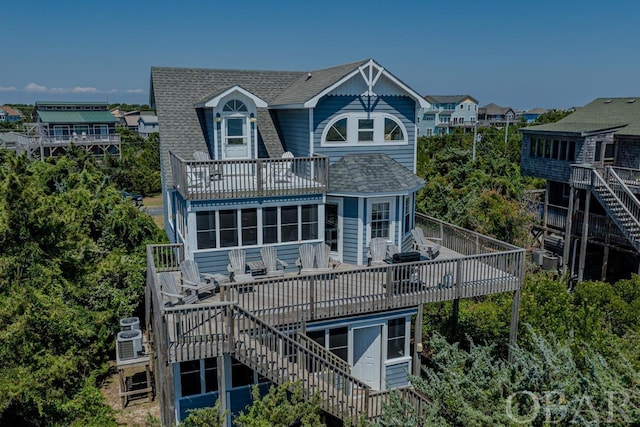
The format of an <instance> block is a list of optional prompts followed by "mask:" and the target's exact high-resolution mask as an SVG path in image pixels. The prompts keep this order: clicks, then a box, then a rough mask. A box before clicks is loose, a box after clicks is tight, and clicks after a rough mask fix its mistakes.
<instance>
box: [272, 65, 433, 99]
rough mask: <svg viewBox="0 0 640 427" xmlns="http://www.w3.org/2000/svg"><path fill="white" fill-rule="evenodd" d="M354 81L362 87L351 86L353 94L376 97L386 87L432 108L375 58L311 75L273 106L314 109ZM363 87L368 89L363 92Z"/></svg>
mask: <svg viewBox="0 0 640 427" xmlns="http://www.w3.org/2000/svg"><path fill="white" fill-rule="evenodd" d="M353 79H358V80H357V82H358V83H359V84H360V86H359V87H358V86H357V85H356V86H354V85H351V88H350V89H351V92H353V93H350V94H354V95H364V96H375V95H376V91H378V90H380V89H381V88H383V90H385V92H387V93H391V94H392V95H401V94H406V95H408V96H410V97H411V98H413V99H415V100H416V101H417V102H418V103H419V104H420V106H421V107H423V108H426V107H427V106H428V103H427V102H426V101H425V100H424V99H423V98H422V97H421V96H420V95H419V94H418V93H417V92H415V91H414V90H413V89H411V88H410V87H409V86H407V85H406V84H404V83H403V82H402V81H401V80H399V79H398V78H396V77H395V76H394V75H393V74H391V73H389V72H388V71H387V70H386V69H384V68H383V67H382V66H380V65H379V64H378V63H376V62H375V61H374V60H373V59H369V60H366V61H358V62H352V63H349V64H344V65H340V66H337V67H332V68H327V69H323V70H317V71H313V72H308V73H306V74H305V75H304V76H302V77H301V78H300V79H298V80H297V81H296V82H295V83H294V84H292V85H291V86H290V87H288V88H287V89H286V90H285V91H284V92H283V93H282V94H281V95H280V96H278V97H277V98H276V99H275V100H274V101H273V103H272V104H271V107H276V108H277V107H278V106H280V107H294V108H313V107H315V106H316V105H317V103H318V101H319V100H320V99H321V98H322V97H324V96H326V95H330V94H338V93H335V91H336V90H338V89H339V88H340V87H343V86H345V85H347V84H348V83H349V82H350V81H351V80H353ZM362 82H364V86H362ZM359 88H364V89H365V90H364V91H362V92H360V91H359V90H358V89H359ZM390 88H392V89H390ZM354 90H355V91H356V92H354ZM340 94H342V93H340Z"/></svg>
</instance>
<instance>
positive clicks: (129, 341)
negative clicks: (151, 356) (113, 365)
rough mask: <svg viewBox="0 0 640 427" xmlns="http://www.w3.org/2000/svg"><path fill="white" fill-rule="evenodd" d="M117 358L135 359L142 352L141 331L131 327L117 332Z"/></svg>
mask: <svg viewBox="0 0 640 427" xmlns="http://www.w3.org/2000/svg"><path fill="white" fill-rule="evenodd" d="M116 351H117V352H118V359H120V360H127V359H135V358H136V357H138V356H139V355H140V354H142V331H141V330H140V329H132V330H130V331H120V332H118V343H117V349H116Z"/></svg>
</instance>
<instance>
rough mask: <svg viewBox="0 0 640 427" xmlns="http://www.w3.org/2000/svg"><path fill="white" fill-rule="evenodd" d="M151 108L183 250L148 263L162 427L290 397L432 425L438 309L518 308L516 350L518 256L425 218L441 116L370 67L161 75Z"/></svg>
mask: <svg viewBox="0 0 640 427" xmlns="http://www.w3.org/2000/svg"><path fill="white" fill-rule="evenodd" d="M151 104H152V106H154V107H155V108H156V110H157V114H158V123H159V132H160V155H161V167H162V189H163V198H164V223H165V230H166V232H167V235H168V236H169V238H170V240H171V242H172V243H171V244H168V245H153V246H149V247H148V252H147V254H148V258H147V259H148V281H147V288H146V328H147V331H149V332H150V342H152V345H153V349H152V350H153V351H152V354H153V357H154V358H155V360H154V363H153V366H154V369H155V370H156V372H155V378H156V389H157V395H158V397H159V400H160V406H161V416H162V421H163V423H164V424H167V425H171V424H175V423H177V422H179V421H181V420H183V419H184V418H185V416H186V414H187V411H188V410H189V409H191V408H198V407H204V406H212V405H213V404H214V403H215V402H216V401H217V400H220V402H221V405H222V407H223V408H224V409H229V410H230V411H231V412H234V413H237V412H238V411H241V410H243V408H245V406H246V405H247V404H248V403H250V399H251V397H250V389H251V386H253V385H254V384H259V385H260V387H261V388H262V389H264V387H266V386H268V385H269V384H283V383H285V382H287V381H290V380H294V381H300V383H301V385H302V387H303V389H304V393H305V395H307V396H310V395H314V394H316V393H317V394H319V395H320V396H321V403H320V406H321V408H322V409H323V410H324V411H325V412H326V413H328V414H330V415H331V416H333V417H336V418H338V419H341V420H346V419H351V420H356V419H359V418H360V417H364V418H368V419H376V418H377V417H378V416H379V415H380V412H381V409H382V404H383V402H386V401H388V398H389V392H390V390H392V389H397V390H398V391H399V392H400V393H402V395H403V397H404V398H405V400H406V401H407V402H408V403H409V404H411V405H413V406H415V407H416V408H420V407H422V406H421V405H423V404H424V403H425V402H424V401H423V400H422V399H421V397H420V396H419V395H418V394H417V393H415V392H414V391H413V390H412V389H411V387H410V384H409V381H408V376H407V374H408V373H410V372H419V370H420V348H421V344H420V343H421V341H422V339H421V330H422V328H421V325H422V304H423V303H427V302H433V301H444V300H457V299H460V298H470V297H474V296H479V295H486V294H491V293H497V292H513V301H514V317H513V322H512V325H511V335H510V336H511V340H512V342H514V341H515V331H516V326H517V306H518V301H519V289H520V286H521V284H522V271H523V269H524V251H523V250H522V249H520V248H517V247H514V246H511V245H508V244H506V243H502V242H497V241H495V240H493V239H489V238H487V237H485V236H482V235H479V234H477V233H473V232H471V231H468V230H462V229H459V228H457V227H454V226H452V225H451V224H447V223H444V222H442V221H438V220H436V219H434V218H430V217H427V216H423V215H419V214H415V212H414V211H415V205H416V192H417V191H418V190H419V189H420V188H421V187H422V186H423V185H424V180H423V178H421V177H419V176H417V175H416V174H415V171H416V142H417V136H418V131H417V129H418V110H419V109H420V108H428V107H429V103H428V102H427V101H426V100H425V99H424V98H422V97H421V96H420V95H419V94H418V93H416V92H415V91H414V90H412V89H411V88H410V87H409V86H407V85H406V84H405V83H404V82H403V81H402V80H400V79H399V78H398V77H396V76H395V75H394V74H392V73H391V72H390V71H389V70H388V69H386V68H385V67H383V66H382V65H381V64H379V63H378V62H376V61H375V60H373V59H367V60H362V61H357V62H352V63H348V64H343V65H339V66H335V67H330V68H325V69H320V70H310V71H255V70H228V69H193V68H166V67H153V68H152V69H151ZM423 236H424V239H426V241H423V239H422V237H423ZM420 242H422V243H420ZM414 248H418V249H420V250H422V252H420V251H417V250H414ZM194 265H195V266H197V269H198V273H199V274H200V275H201V278H202V279H203V280H200V279H198V278H196V279H193V277H197V276H198V274H197V273H196V274H195V275H194V274H193V266H194ZM190 272H191V273H190ZM190 278H191V279H190ZM194 280H195V281H198V282H199V281H202V283H201V285H202V286H206V289H207V291H204V290H203V291H202V292H200V291H199V289H203V288H198V287H195V288H194V287H193V286H191V285H190V283H193V281H194ZM205 282H207V283H205ZM212 285H215V287H217V288H218V289H217V290H212ZM412 316H415V318H416V320H415V321H413V322H412Z"/></svg>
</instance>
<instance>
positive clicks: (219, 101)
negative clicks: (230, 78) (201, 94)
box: [196, 86, 267, 160]
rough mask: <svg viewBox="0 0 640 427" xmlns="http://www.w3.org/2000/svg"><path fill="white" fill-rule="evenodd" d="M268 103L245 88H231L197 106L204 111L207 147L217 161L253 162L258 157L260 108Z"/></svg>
mask: <svg viewBox="0 0 640 427" xmlns="http://www.w3.org/2000/svg"><path fill="white" fill-rule="evenodd" d="M266 107H267V103H266V102H265V101H264V100H262V99H261V98H259V97H258V96H256V95H254V94H252V93H251V92H249V91H247V90H246V89H243V88H242V87H241V86H232V87H230V88H228V89H225V90H223V91H222V92H220V93H218V94H216V95H215V96H213V97H212V98H210V99H209V100H207V101H205V102H202V103H200V104H197V105H196V108H202V109H204V111H205V117H207V118H208V120H206V123H207V125H206V126H207V128H208V129H207V134H208V135H210V137H209V141H208V144H209V146H210V148H213V150H211V154H212V156H213V158H214V159H216V160H226V159H254V158H257V157H258V155H257V153H258V134H257V125H256V121H257V115H258V108H266Z"/></svg>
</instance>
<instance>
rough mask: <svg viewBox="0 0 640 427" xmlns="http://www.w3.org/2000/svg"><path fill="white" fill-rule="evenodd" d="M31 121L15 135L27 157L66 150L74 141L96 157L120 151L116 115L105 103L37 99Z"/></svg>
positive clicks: (53, 155)
mask: <svg viewBox="0 0 640 427" xmlns="http://www.w3.org/2000/svg"><path fill="white" fill-rule="evenodd" d="M33 114H34V118H35V121H34V122H33V123H25V124H24V133H23V134H22V135H21V136H20V138H19V139H18V151H19V152H26V153H27V155H28V156H29V157H32V158H37V159H45V158H47V157H56V156H59V155H63V154H64V153H66V151H67V149H68V147H69V146H70V145H71V144H74V145H76V146H78V147H82V148H84V149H85V150H87V151H88V152H89V153H91V154H92V155H94V156H96V157H103V156H105V155H107V154H110V155H117V156H119V155H120V135H118V134H117V133H116V124H117V123H118V119H117V118H115V117H114V116H113V115H112V114H111V113H110V112H109V108H108V104H107V103H102V102H75V101H64V102H58V101H38V102H36V104H35V108H34V113H33Z"/></svg>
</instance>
